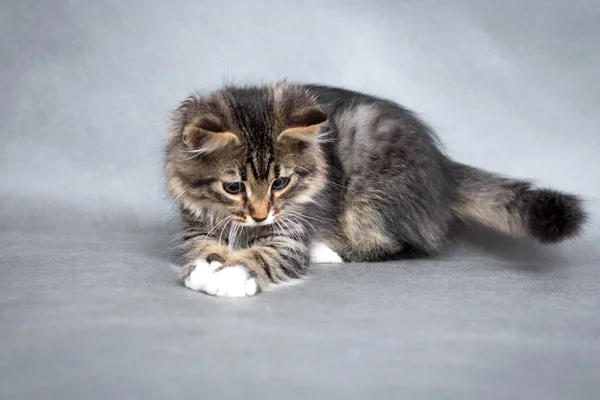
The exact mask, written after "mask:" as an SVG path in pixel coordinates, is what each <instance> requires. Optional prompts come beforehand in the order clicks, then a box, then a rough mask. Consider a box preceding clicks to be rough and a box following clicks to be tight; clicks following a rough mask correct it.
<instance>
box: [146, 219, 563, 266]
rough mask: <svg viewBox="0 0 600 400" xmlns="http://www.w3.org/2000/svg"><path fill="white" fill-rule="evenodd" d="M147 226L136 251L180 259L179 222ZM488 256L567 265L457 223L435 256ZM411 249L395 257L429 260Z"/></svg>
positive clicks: (530, 245) (528, 245)
mask: <svg viewBox="0 0 600 400" xmlns="http://www.w3.org/2000/svg"><path fill="white" fill-rule="evenodd" d="M154 225H155V226H152V227H148V228H149V229H151V230H152V231H153V232H157V234H156V235H151V237H150V238H149V240H148V241H144V242H143V243H140V247H139V250H140V251H141V252H143V253H144V254H146V255H148V256H151V257H155V258H159V259H162V260H163V261H166V262H168V263H171V264H178V263H179V262H180V261H181V253H180V252H179V251H178V250H177V244H178V242H177V232H178V221H177V219H176V218H173V219H171V220H169V221H167V223H166V224H164V225H162V224H160V225H159V224H154ZM460 257H487V258H492V259H498V260H501V261H505V263H504V264H506V265H507V266H509V267H510V268H513V269H517V270H522V271H530V272H548V271H552V270H554V269H556V268H559V267H564V265H565V264H568V262H567V260H566V259H565V255H564V254H563V253H561V251H560V249H559V248H556V247H554V246H544V245H541V244H539V243H537V242H535V241H533V240H532V239H528V238H510V237H506V236H504V235H501V234H498V233H496V232H494V231H491V230H489V229H486V228H484V227H480V226H473V225H460V226H457V227H456V228H455V230H454V233H453V235H452V240H451V241H450V243H448V245H447V247H446V249H445V251H444V252H443V253H442V254H441V255H440V256H438V258H445V259H448V258H460ZM430 258H431V257H430V256H427V255H424V254H422V253H419V252H417V251H414V250H410V249H409V250H408V251H407V252H404V253H402V254H399V255H398V256H397V257H394V260H409V259H420V260H426V259H430Z"/></svg>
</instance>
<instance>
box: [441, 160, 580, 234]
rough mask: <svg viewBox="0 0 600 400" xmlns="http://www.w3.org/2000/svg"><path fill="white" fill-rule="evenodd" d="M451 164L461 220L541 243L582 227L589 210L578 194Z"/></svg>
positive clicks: (576, 231)
mask: <svg viewBox="0 0 600 400" xmlns="http://www.w3.org/2000/svg"><path fill="white" fill-rule="evenodd" d="M450 168H451V174H452V176H453V178H454V180H455V181H456V184H457V187H458V191H457V197H456V200H455V202H454V204H453V210H454V213H455V215H456V216H457V217H458V218H460V219H462V220H467V221H475V222H478V223H480V224H483V225H485V226H487V227H490V228H492V229H495V230H497V231H499V232H501V233H504V234H507V235H511V236H532V237H534V238H536V239H537V240H539V241H540V242H542V243H557V242H560V241H562V240H564V239H567V238H570V237H573V236H577V235H578V234H580V233H581V230H582V229H583V225H584V224H585V221H586V213H585V211H584V210H583V207H582V205H581V200H580V199H579V198H578V197H577V196H574V195H572V194H567V193H562V192H559V191H556V190H549V189H535V188H533V187H532V184H531V183H530V182H527V181H522V180H516V179H509V178H504V177H501V176H499V175H496V174H492V173H490V172H486V171H482V170H480V169H477V168H473V167H470V166H468V165H463V164H459V163H452V165H451V167H450Z"/></svg>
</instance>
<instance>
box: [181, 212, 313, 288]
mask: <svg viewBox="0 0 600 400" xmlns="http://www.w3.org/2000/svg"><path fill="white" fill-rule="evenodd" d="M288 224H289V225H290V227H289V229H288V230H286V231H285V232H283V234H280V233H275V232H273V231H271V232H270V233H269V234H267V235H265V236H261V237H260V238H258V239H255V240H254V241H253V242H252V243H251V244H250V247H247V248H244V249H239V250H235V251H233V252H232V253H227V248H226V247H225V246H220V245H218V243H217V242H215V241H213V240H211V239H209V240H207V241H202V242H201V244H198V245H197V246H195V247H194V253H193V254H194V255H193V258H195V259H194V261H192V262H190V263H188V264H187V265H185V266H184V267H183V268H182V280H183V282H184V285H185V286H186V287H187V288H189V289H192V290H197V291H201V292H204V293H207V294H211V295H215V296H223V297H244V296H253V295H255V294H256V293H258V292H259V291H261V290H264V289H266V288H267V287H268V286H270V285H272V284H277V283H283V282H286V281H289V280H291V279H297V278H300V277H301V276H302V275H304V273H305V272H306V270H307V267H308V262H309V250H308V243H309V236H308V232H307V230H306V229H304V227H303V226H301V225H300V224H292V223H291V222H288Z"/></svg>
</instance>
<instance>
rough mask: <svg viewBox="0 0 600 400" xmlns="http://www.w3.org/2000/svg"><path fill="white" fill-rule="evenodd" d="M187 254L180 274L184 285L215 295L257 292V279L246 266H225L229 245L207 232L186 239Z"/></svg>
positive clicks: (245, 294) (243, 294) (239, 294)
mask: <svg viewBox="0 0 600 400" xmlns="http://www.w3.org/2000/svg"><path fill="white" fill-rule="evenodd" d="M184 248H185V249H186V250H187V251H186V254H185V256H186V258H187V259H188V260H189V261H188V262H187V263H185V264H184V265H183V267H181V271H180V278H181V281H182V282H183V284H184V286H185V287H187V288H188V289H192V290H195V291H199V292H204V293H207V294H211V295H215V296H227V297H244V296H253V295H254V294H256V292H257V290H258V286H257V284H256V281H255V280H254V278H253V277H252V276H250V273H249V272H248V270H247V269H245V268H228V269H227V270H224V269H222V268H221V267H222V265H223V263H224V262H225V260H226V258H227V255H228V254H227V247H226V246H224V245H222V244H220V243H219V242H218V241H217V240H216V239H213V238H211V237H207V236H206V235H198V236H194V237H193V239H189V240H188V241H187V243H186V242H184Z"/></svg>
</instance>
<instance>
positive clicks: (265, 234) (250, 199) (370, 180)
mask: <svg viewBox="0 0 600 400" xmlns="http://www.w3.org/2000/svg"><path fill="white" fill-rule="evenodd" d="M165 170H166V175H167V178H168V184H169V190H170V193H171V194H172V195H173V196H174V197H175V198H176V199H177V201H178V202H179V205H180V209H181V215H182V222H183V234H182V247H183V249H184V254H185V262H184V264H183V267H182V268H181V279H182V281H183V283H184V285H185V286H186V287H188V288H190V289H192V290H197V291H202V292H205V293H208V294H211V295H216V296H252V295H254V294H256V293H258V292H260V291H261V290H264V289H266V288H268V287H270V286H272V285H274V284H279V283H283V282H288V281H290V280H293V279H296V278H300V277H301V276H302V275H304V274H305V273H306V271H307V269H308V266H309V263H310V262H313V263H316V262H323V263H331V262H342V261H350V262H351V261H378V260H388V259H391V258H394V257H397V256H398V255H400V254H402V253H404V252H408V251H411V252H415V251H416V252H421V253H425V254H431V253H435V252H437V251H439V250H440V249H441V247H442V245H443V244H444V242H445V241H446V239H447V237H448V235H449V232H450V230H451V228H452V227H453V225H454V224H455V223H456V222H457V221H471V222H476V223H480V224H483V225H485V226H487V227H489V228H492V229H495V230H496V231H499V232H502V233H504V234H507V235H511V236H531V237H534V238H536V239H538V240H539V241H540V242H542V243H555V242H559V241H561V240H563V239H566V238H569V237H572V236H574V235H577V234H579V233H580V230H581V228H582V226H583V224H584V222H585V219H586V216H585V213H584V211H583V209H582V206H581V202H580V200H579V199H578V198H577V197H576V196H574V195H571V194H566V193H562V192H558V191H554V190H548V189H536V188H533V187H532V184H531V183H529V182H527V181H522V180H515V179H510V178H505V177H501V176H499V175H495V174H492V173H489V172H485V171H482V170H479V169H477V168H473V167H470V166H467V165H464V164H460V163H457V162H454V161H452V160H450V159H449V158H448V157H446V156H445V155H444V154H443V153H442V151H441V150H440V148H439V146H438V144H437V142H436V138H435V136H434V133H433V132H432V130H431V129H430V128H429V127H428V126H427V125H426V124H424V123H423V122H422V121H420V120H419V119H418V118H417V117H416V116H415V115H414V114H412V113H411V112H410V111H408V110H406V109H404V108H402V107H401V106H399V105H398V104H396V103H394V102H391V101H388V100H384V99H380V98H376V97H372V96H369V95H366V94H362V93H357V92H353V91H349V90H344V89H341V88H334V87H326V86H319V85H300V84H290V83H286V82H280V83H277V84H275V85H272V86H268V85H267V86H245V87H236V86H228V87H225V88H223V89H221V90H219V91H216V92H214V93H211V94H207V95H203V96H200V95H196V96H192V97H189V98H188V99H187V100H185V101H184V102H183V103H182V104H181V105H180V106H179V108H178V109H177V110H176V111H175V112H174V116H173V128H172V130H171V132H170V135H169V139H168V144H167V147H166V158H165Z"/></svg>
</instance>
